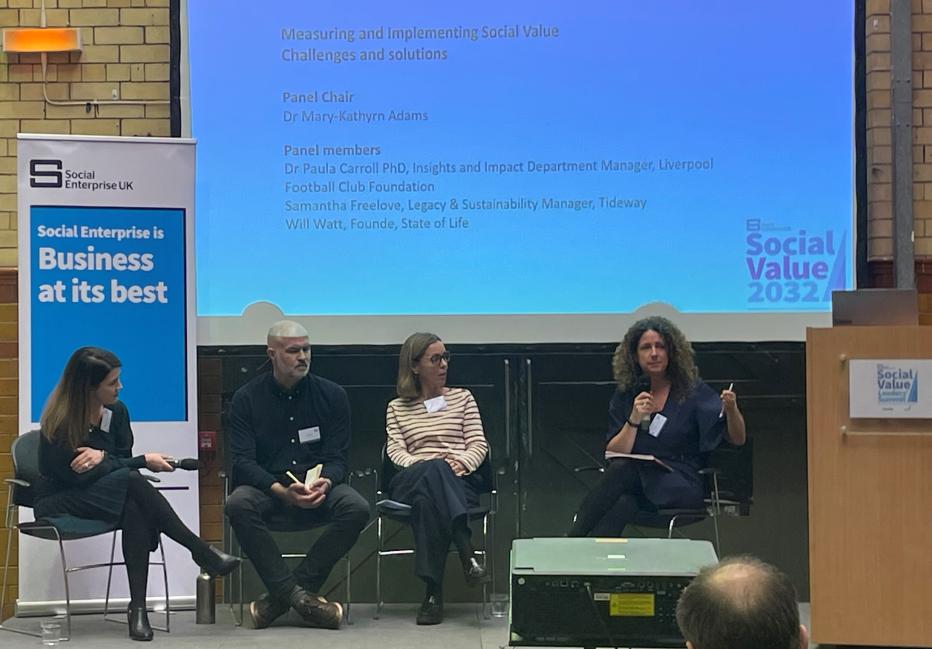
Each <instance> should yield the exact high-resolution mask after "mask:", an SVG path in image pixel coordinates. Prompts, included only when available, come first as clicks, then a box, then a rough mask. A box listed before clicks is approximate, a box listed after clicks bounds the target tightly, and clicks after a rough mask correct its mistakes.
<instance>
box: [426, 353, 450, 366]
mask: <svg viewBox="0 0 932 649" xmlns="http://www.w3.org/2000/svg"><path fill="white" fill-rule="evenodd" d="M427 360H429V361H430V364H431V365H440V361H446V362H447V363H449V362H450V352H443V353H442V354H432V355H431V356H428V357H427Z"/></svg>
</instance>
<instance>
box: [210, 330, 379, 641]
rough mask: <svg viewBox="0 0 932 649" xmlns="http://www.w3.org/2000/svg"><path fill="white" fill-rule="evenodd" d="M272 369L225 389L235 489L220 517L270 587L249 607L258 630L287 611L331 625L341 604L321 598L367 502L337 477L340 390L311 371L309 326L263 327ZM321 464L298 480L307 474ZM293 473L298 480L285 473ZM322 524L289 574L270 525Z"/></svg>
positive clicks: (342, 445) (340, 473)
mask: <svg viewBox="0 0 932 649" xmlns="http://www.w3.org/2000/svg"><path fill="white" fill-rule="evenodd" d="M267 354H268V357H269V361H270V363H271V366H272V371H271V372H267V373H265V374H262V375H260V376H257V377H255V378H254V379H252V380H251V381H249V382H248V383H247V384H246V385H244V386H243V387H241V388H240V389H239V390H237V391H236V394H234V395H233V406H232V411H231V424H232V426H231V430H230V431H229V434H230V449H231V453H232V464H233V471H232V473H233V485H234V487H235V488H234V490H233V493H231V494H230V497H229V498H228V499H227V504H226V510H225V513H226V516H227V518H229V520H230V526H231V527H232V528H233V530H234V531H235V532H236V537H237V539H238V540H239V543H240V546H241V547H242V549H243V552H244V553H245V554H246V556H247V557H248V558H249V560H250V561H251V562H252V564H253V566H254V567H255V569H256V572H257V573H258V574H259V577H260V578H261V579H262V581H263V583H264V584H265V586H266V588H267V589H268V593H266V594H265V595H263V596H262V597H260V598H259V599H258V600H256V601H254V602H252V603H251V604H250V605H249V614H250V617H251V618H252V623H253V627H254V628H256V629H262V628H265V627H267V626H269V625H270V624H271V623H272V622H273V621H274V620H275V619H276V618H278V617H280V616H281V615H283V614H284V613H286V612H287V611H288V609H289V608H294V609H295V610H296V611H297V612H298V614H299V615H300V616H301V617H302V619H303V620H304V621H305V622H306V623H307V624H308V625H309V626H316V627H323V628H329V629H337V628H339V627H340V624H341V622H342V620H343V608H342V606H340V604H339V603H337V602H328V601H327V600H326V599H325V598H324V597H322V596H321V595H320V594H319V591H320V589H321V587H322V586H323V585H324V582H325V581H326V579H327V576H328V575H329V574H330V571H331V570H332V569H333V566H334V564H336V562H337V561H339V560H340V559H341V558H342V557H343V556H344V555H345V554H346V553H347V552H348V551H349V550H350V548H351V547H353V544H354V543H355V542H356V539H357V538H358V537H359V534H360V532H362V530H363V528H364V527H365V525H366V523H367V522H368V520H369V504H368V503H367V502H366V500H365V499H364V498H363V497H362V496H360V495H359V494H358V493H357V492H356V491H355V490H354V489H352V488H351V487H350V486H349V485H347V484H345V483H344V480H345V478H346V475H347V453H348V452H349V446H350V408H349V399H348V398H347V396H346V391H345V390H344V389H343V388H341V387H340V386H339V385H337V384H336V383H334V382H332V381H328V380H327V379H324V378H321V377H319V376H315V375H314V374H310V373H309V370H310V366H311V344H310V339H309V337H308V333H307V330H305V329H304V327H302V326H301V325H299V324H298V323H296V322H291V321H289V320H282V321H280V322H276V323H275V324H274V325H272V327H271V328H270V329H269V333H268V347H267ZM317 465H321V467H322V469H321V471H320V475H319V477H317V478H316V479H314V480H312V481H310V483H309V484H307V485H305V477H306V473H307V471H309V470H312V469H313V468H314V467H316V466H317ZM292 475H293V476H296V477H297V480H294V479H292V478H291V476H292ZM320 526H326V530H325V531H324V533H323V534H321V535H320V537H319V538H318V539H317V542H316V543H314V545H313V546H312V547H311V548H310V549H309V550H308V552H307V556H306V557H305V558H304V560H303V561H301V563H300V564H299V565H298V566H297V568H296V569H295V570H294V571H292V570H290V569H289V568H288V566H287V564H286V563H285V561H284V559H282V557H281V550H280V549H279V547H278V544H277V543H276V542H275V538H274V537H273V536H272V534H271V531H270V528H275V529H288V530H303V529H310V528H315V527H320Z"/></svg>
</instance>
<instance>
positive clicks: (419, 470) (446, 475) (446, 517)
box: [389, 460, 487, 586]
mask: <svg viewBox="0 0 932 649" xmlns="http://www.w3.org/2000/svg"><path fill="white" fill-rule="evenodd" d="M486 490H487V488H486V487H485V485H483V481H482V478H481V477H480V476H478V475H476V474H474V473H471V474H469V475H467V476H463V477H457V476H456V474H454V473H453V469H451V468H450V465H448V464H447V463H446V462H445V461H444V460H425V461H423V462H418V463H416V464H413V465H411V466H409V467H408V468H406V469H402V470H401V471H399V472H398V473H397V474H395V476H394V477H393V478H392V481H391V483H390V484H389V494H390V495H391V498H392V500H397V501H399V502H403V503H406V504H408V505H411V528H412V529H413V531H414V571H415V574H416V575H417V576H418V577H420V578H421V579H423V580H424V581H426V582H428V583H429V584H431V583H432V584H435V585H437V586H439V585H440V584H442V583H443V571H444V567H445V566H446V562H447V552H448V551H449V550H450V541H451V540H453V537H454V533H455V528H458V529H459V530H461V531H462V530H464V529H465V533H466V535H467V536H466V538H467V539H468V534H469V524H468V520H467V512H468V511H469V509H470V508H471V507H476V506H478V505H479V494H480V493H482V492H483V491H486Z"/></svg>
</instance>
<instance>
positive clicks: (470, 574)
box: [463, 557, 488, 586]
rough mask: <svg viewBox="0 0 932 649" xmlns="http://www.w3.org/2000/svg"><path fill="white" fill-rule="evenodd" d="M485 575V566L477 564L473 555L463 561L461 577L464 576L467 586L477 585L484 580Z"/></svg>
mask: <svg viewBox="0 0 932 649" xmlns="http://www.w3.org/2000/svg"><path fill="white" fill-rule="evenodd" d="M487 576H488V575H487V574H486V571H485V566H482V565H479V562H478V561H476V558H475V557H469V559H466V560H464V561H463V577H465V578H466V584H467V585H468V586H478V585H479V584H481V583H482V582H483V581H485V580H486V577H487Z"/></svg>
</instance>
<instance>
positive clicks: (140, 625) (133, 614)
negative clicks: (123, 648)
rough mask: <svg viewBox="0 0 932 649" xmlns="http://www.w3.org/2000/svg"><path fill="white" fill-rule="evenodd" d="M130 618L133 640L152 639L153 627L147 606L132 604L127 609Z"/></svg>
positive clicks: (130, 630)
mask: <svg viewBox="0 0 932 649" xmlns="http://www.w3.org/2000/svg"><path fill="white" fill-rule="evenodd" d="M126 616H127V618H128V620H129V637H130V638H132V639H133V640H142V641H149V640H151V639H152V627H151V626H149V614H148V613H147V612H146V607H145V606H132V605H130V607H129V608H128V609H127V610H126Z"/></svg>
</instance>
